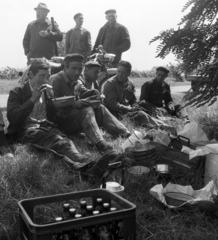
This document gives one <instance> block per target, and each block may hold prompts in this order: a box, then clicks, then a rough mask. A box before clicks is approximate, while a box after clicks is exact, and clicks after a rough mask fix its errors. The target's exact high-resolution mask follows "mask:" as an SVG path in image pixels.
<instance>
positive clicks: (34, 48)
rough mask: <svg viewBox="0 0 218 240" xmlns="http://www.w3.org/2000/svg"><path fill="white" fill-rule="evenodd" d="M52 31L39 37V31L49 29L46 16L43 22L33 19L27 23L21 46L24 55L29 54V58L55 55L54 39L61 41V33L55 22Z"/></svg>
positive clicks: (49, 22)
mask: <svg viewBox="0 0 218 240" xmlns="http://www.w3.org/2000/svg"><path fill="white" fill-rule="evenodd" d="M54 25H55V26H54V28H55V29H53V30H52V32H50V34H49V35H48V36H46V37H41V36H40V34H39V32H40V31H47V30H49V31H50V30H51V28H52V27H51V21H50V20H49V19H48V18H47V19H46V20H45V22H38V21H33V22H31V23H29V24H28V26H27V29H26V32H25V35H24V38H23V47H24V52H25V55H27V54H29V57H30V58H42V57H45V58H47V59H51V57H53V56H54V55H55V50H54V48H55V41H61V40H62V39H63V34H62V33H61V32H60V30H59V28H58V25H57V24H56V23H55V24H54Z"/></svg>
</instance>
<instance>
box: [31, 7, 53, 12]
mask: <svg viewBox="0 0 218 240" xmlns="http://www.w3.org/2000/svg"><path fill="white" fill-rule="evenodd" d="M38 9H43V10H46V11H47V12H50V10H49V9H47V8H34V10H35V11H36V10H38Z"/></svg>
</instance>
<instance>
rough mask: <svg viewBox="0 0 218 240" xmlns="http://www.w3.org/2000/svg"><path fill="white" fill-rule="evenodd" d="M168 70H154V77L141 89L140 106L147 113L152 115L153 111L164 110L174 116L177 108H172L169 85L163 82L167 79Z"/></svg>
mask: <svg viewBox="0 0 218 240" xmlns="http://www.w3.org/2000/svg"><path fill="white" fill-rule="evenodd" d="M168 73H169V70H168V69H166V68H165V67H158V68H157V69H156V77H155V78H154V79H152V80H150V81H147V82H145V83H144V84H143V85H142V87H141V96H140V106H142V107H143V108H145V109H146V110H147V111H148V113H150V114H151V113H153V112H154V111H155V109H161V108H165V109H166V110H167V112H168V113H170V114H172V115H176V112H177V108H178V107H179V106H176V108H175V106H174V104H173V100H172V96H171V92H170V85H169V84H168V83H166V82H165V81H164V80H165V79H166V78H167V76H168Z"/></svg>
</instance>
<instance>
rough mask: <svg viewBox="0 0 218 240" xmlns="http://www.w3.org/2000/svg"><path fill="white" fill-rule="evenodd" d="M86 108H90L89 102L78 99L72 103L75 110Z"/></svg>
mask: <svg viewBox="0 0 218 240" xmlns="http://www.w3.org/2000/svg"><path fill="white" fill-rule="evenodd" d="M87 106H90V102H89V101H88V100H86V99H80V100H77V101H76V102H75V103H74V107H75V108H77V109H80V108H84V107H87Z"/></svg>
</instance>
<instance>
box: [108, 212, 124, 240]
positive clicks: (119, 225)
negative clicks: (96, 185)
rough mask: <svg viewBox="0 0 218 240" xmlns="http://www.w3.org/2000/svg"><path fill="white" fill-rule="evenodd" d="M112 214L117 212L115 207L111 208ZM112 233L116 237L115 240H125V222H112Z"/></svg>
mask: <svg viewBox="0 0 218 240" xmlns="http://www.w3.org/2000/svg"><path fill="white" fill-rule="evenodd" d="M110 211H111V212H115V211H117V209H116V208H115V207H112V208H110ZM111 227H112V232H113V235H114V239H116V240H122V239H124V231H123V220H115V221H113V222H112V226H111Z"/></svg>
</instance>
